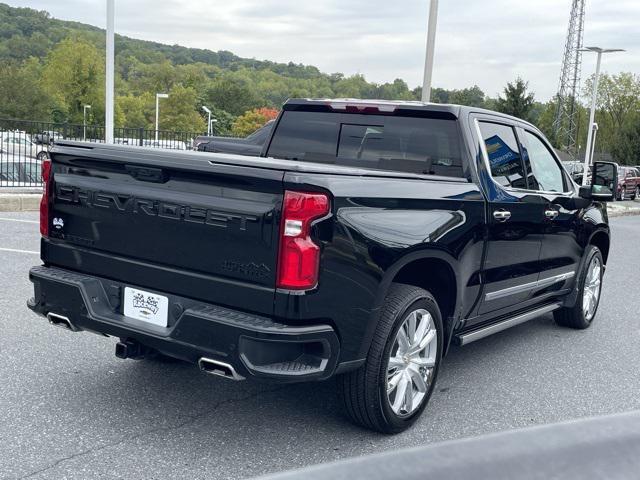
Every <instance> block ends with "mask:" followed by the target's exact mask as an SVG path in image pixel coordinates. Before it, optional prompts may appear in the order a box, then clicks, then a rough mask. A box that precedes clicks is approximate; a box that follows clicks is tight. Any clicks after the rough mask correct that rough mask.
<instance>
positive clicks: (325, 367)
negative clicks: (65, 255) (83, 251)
mask: <svg viewBox="0 0 640 480" xmlns="http://www.w3.org/2000/svg"><path fill="white" fill-rule="evenodd" d="M29 278H30V280H31V281H32V282H33V284H34V292H35V293H34V298H32V299H30V300H29V302H28V307H29V308H30V309H31V310H33V311H34V312H35V313H37V314H39V315H43V316H47V315H49V314H53V315H54V316H60V317H64V318H68V319H69V322H70V324H71V326H72V329H73V330H76V331H82V330H86V331H91V332H94V333H99V334H103V335H108V336H113V337H118V338H122V339H127V340H133V341H136V342H139V343H140V344H143V345H145V346H147V347H150V348H152V349H154V350H157V351H159V352H161V353H163V354H166V355H169V356H172V357H176V358H180V359H182V360H186V361H188V362H192V363H198V362H199V360H200V359H202V358H206V359H212V360H215V361H219V362H223V363H225V364H228V365H231V366H232V367H233V368H234V369H235V371H236V372H237V373H238V374H239V375H240V376H242V377H245V378H246V377H257V378H265V379H270V380H276V381H280V382H297V381H308V380H324V379H326V378H328V377H330V376H331V375H332V374H333V373H334V371H335V370H336V365H337V361H338V356H339V350H340V347H339V342H338V337H337V335H336V334H335V332H334V330H333V328H332V327H331V326H328V325H314V326H289V325H284V324H281V323H276V322H274V321H272V320H271V319H269V318H266V317H261V316H257V315H251V314H247V313H244V312H239V311H236V310H230V309H227V308H223V307H219V306H216V305H210V304H205V303H202V302H198V301H194V300H191V299H188V298H184V297H179V296H175V295H171V294H168V293H166V292H155V293H159V294H162V295H165V296H167V297H168V298H169V326H168V327H167V328H164V327H159V326H155V325H150V324H148V323H146V322H141V321H139V320H135V319H132V318H129V317H125V316H124V315H123V314H122V311H123V308H122V301H123V291H124V287H125V286H126V285H125V284H123V283H121V282H116V281H111V280H107V279H103V278H99V277H95V276H88V275H83V274H79V273H75V272H72V271H68V270H63V269H60V268H55V267H45V266H39V267H34V268H32V269H31V271H30V272H29Z"/></svg>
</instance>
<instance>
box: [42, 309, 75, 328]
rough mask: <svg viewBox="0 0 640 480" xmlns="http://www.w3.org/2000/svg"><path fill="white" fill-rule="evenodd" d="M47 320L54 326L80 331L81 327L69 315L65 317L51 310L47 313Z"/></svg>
mask: <svg viewBox="0 0 640 480" xmlns="http://www.w3.org/2000/svg"><path fill="white" fill-rule="evenodd" d="M47 320H49V323H50V324H51V325H53V326H54V327H60V328H64V329H65V330H69V331H71V332H79V331H80V329H78V328H76V327H75V326H74V325H73V323H71V320H69V317H65V316H64V315H58V314H57V313H52V312H49V313H47Z"/></svg>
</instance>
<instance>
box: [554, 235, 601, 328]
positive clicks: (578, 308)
mask: <svg viewBox="0 0 640 480" xmlns="http://www.w3.org/2000/svg"><path fill="white" fill-rule="evenodd" d="M594 257H595V258H597V259H599V260H600V265H601V266H602V268H601V271H600V285H601V286H600V290H599V292H598V295H597V297H598V298H597V304H596V308H595V311H594V313H593V316H592V317H591V318H590V319H589V318H586V316H585V312H584V308H583V296H584V287H585V281H586V279H587V274H588V271H589V266H590V265H591V262H592V260H593V259H594ZM603 273H604V261H603V258H602V253H601V252H600V249H599V248H598V247H596V246H595V245H589V246H588V247H587V251H586V261H585V267H584V268H583V269H582V272H580V276H579V277H578V280H577V284H576V285H577V287H576V288H577V289H578V298H577V300H576V304H575V305H574V306H573V307H567V308H561V309H560V310H556V311H555V312H553V316H554V319H555V321H556V323H557V324H558V325H561V326H563V327H568V328H574V329H577V330H584V329H587V328H589V327H590V326H591V325H592V323H593V320H594V319H595V318H596V315H597V314H598V308H599V306H600V297H601V295H602V274H603Z"/></svg>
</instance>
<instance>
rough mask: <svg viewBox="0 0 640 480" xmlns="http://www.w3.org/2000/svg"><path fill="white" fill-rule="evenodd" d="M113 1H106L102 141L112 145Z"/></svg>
mask: <svg viewBox="0 0 640 480" xmlns="http://www.w3.org/2000/svg"><path fill="white" fill-rule="evenodd" d="M114 58H115V0H107V65H106V74H105V78H106V89H105V99H104V112H105V113H104V116H105V119H104V141H105V142H106V143H113V115H114V114H113V111H114V95H115V92H114V89H115V86H114V78H115V74H114V68H115V67H114V63H115V60H114Z"/></svg>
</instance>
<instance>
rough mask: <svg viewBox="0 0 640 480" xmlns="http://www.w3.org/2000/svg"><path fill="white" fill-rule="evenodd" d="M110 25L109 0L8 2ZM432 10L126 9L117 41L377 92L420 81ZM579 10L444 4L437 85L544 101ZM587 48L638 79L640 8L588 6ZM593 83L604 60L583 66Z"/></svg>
mask: <svg viewBox="0 0 640 480" xmlns="http://www.w3.org/2000/svg"><path fill="white" fill-rule="evenodd" d="M0 1H8V3H9V4H11V5H13V6H27V7H31V8H36V9H39V10H47V11H49V12H50V13H51V14H52V15H53V16H54V17H57V18H61V19H66V20H77V21H81V22H85V23H90V24H93V25H97V26H101V27H104V25H105V9H106V7H105V5H106V1H105V0H56V1H54V2H52V1H50V0H0ZM428 4H429V2H428V0H399V1H398V0H397V1H389V0H313V1H308V0H307V1H304V0H224V1H223V0H173V1H169V0H128V1H127V0H116V31H117V32H118V33H119V34H122V35H127V36H130V37H134V38H141V39H145V40H154V41H158V42H162V43H168V44H180V45H184V46H188V47H199V48H208V49H211V50H230V51H232V52H234V53H235V54H237V55H240V56H242V57H249V58H257V59H268V60H274V61H280V62H289V61H293V62H296V63H305V64H310V65H315V66H317V67H319V68H320V69H321V70H322V71H324V72H328V73H332V72H343V73H345V74H353V73H362V74H364V75H365V76H366V78H367V79H368V80H371V81H375V82H386V81H392V80H394V79H395V78H398V77H399V78H403V79H404V80H406V81H407V82H408V83H409V85H410V86H411V87H414V86H417V85H419V84H420V82H421V78H422V71H423V62H424V50H425V42H426V21H427V13H428ZM570 4H571V0H526V1H525V0H441V1H440V13H439V23H438V34H437V40H436V42H437V44H436V59H435V71H434V86H440V87H444V88H464V87H468V86H472V85H474V84H477V85H479V86H480V87H481V88H482V89H483V90H484V91H485V92H486V93H487V94H488V95H491V96H495V95H496V94H498V93H500V92H501V90H502V88H503V86H504V85H505V83H506V81H507V80H511V79H513V78H515V77H516V76H518V75H520V76H522V77H523V78H525V79H526V80H529V82H530V87H531V88H532V90H533V91H534V92H535V93H536V96H537V98H538V99H540V100H547V99H549V98H550V97H552V96H553V94H554V93H555V91H556V90H557V86H558V78H559V74H560V63H561V60H562V53H563V50H564V41H565V33H566V29H567V26H568V21H569V10H570ZM585 45H597V46H603V47H617V48H626V49H627V50H628V52H627V53H622V54H619V53H618V54H613V55H610V56H609V57H607V58H606V59H605V61H604V65H603V69H604V70H605V71H608V72H611V73H616V72H619V71H631V72H635V73H640V0H587V15H586V27H585ZM583 68H584V75H583V77H586V76H587V75H589V74H591V73H592V72H593V71H594V70H595V56H592V55H587V56H585V59H584V67H583Z"/></svg>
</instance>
